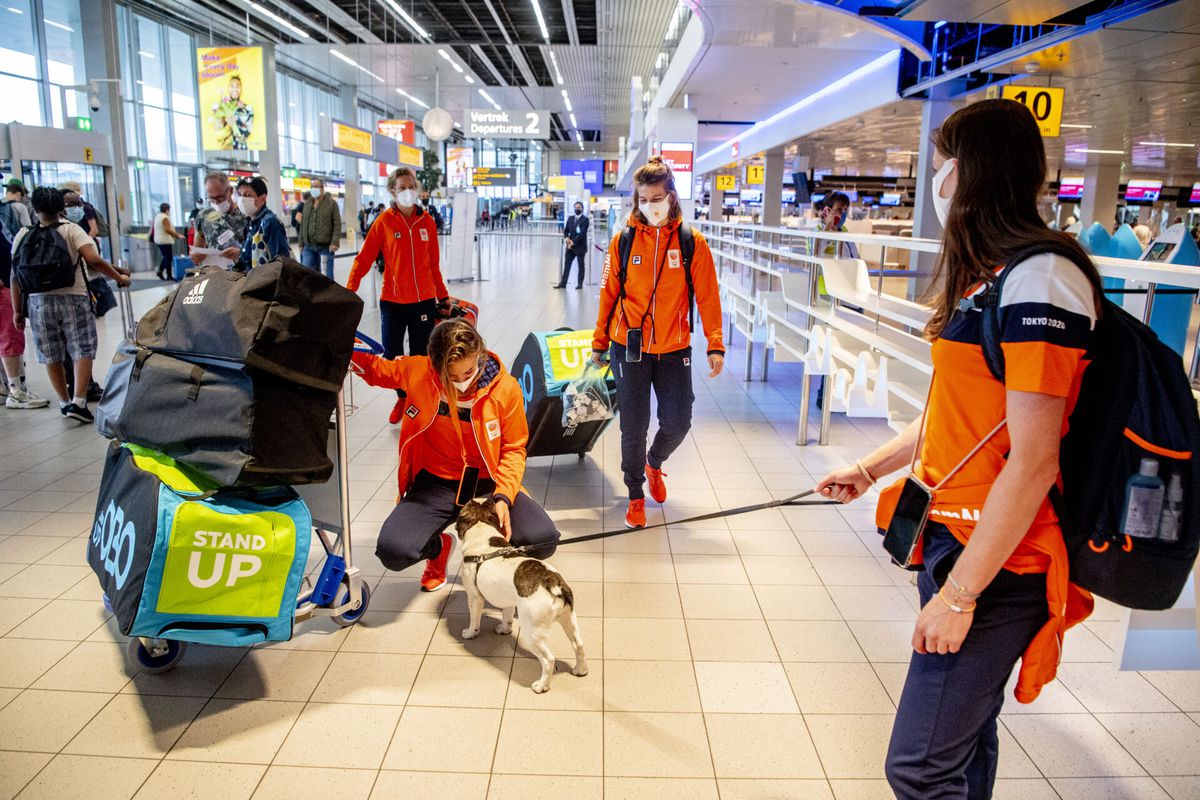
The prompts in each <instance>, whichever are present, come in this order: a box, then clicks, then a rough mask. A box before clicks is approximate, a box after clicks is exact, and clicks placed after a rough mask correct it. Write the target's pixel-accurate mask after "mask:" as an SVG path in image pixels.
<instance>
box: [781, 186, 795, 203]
mask: <svg viewBox="0 0 1200 800" xmlns="http://www.w3.org/2000/svg"><path fill="white" fill-rule="evenodd" d="M783 202H785V203H787V204H788V205H791V204H792V203H794V202H796V190H795V189H789V188H788V187H786V186H785V187H784V189H783Z"/></svg>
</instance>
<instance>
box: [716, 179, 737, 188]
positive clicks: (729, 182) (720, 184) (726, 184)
mask: <svg viewBox="0 0 1200 800" xmlns="http://www.w3.org/2000/svg"><path fill="white" fill-rule="evenodd" d="M736 188H737V178H736V177H735V176H733V175H718V176H717V191H719V192H731V191H733V190H734V189H736Z"/></svg>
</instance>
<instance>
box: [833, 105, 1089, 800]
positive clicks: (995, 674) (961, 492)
mask: <svg viewBox="0 0 1200 800" xmlns="http://www.w3.org/2000/svg"><path fill="white" fill-rule="evenodd" d="M934 143H935V145H936V147H937V152H936V155H935V157H934V159H933V164H934V166H935V167H936V168H937V173H936V174H935V175H934V176H933V185H932V192H933V204H934V207H935V210H936V211H937V214H938V217H939V218H940V219H941V220H942V224H943V226H944V227H945V235H944V237H943V239H942V249H941V253H940V254H939V257H938V271H939V273H940V277H941V278H944V281H942V280H937V279H935V280H934V282H933V285H934V286H938V287H941V288H940V289H939V290H938V293H937V294H935V295H934V296H933V297H932V298H931V299H932V301H933V309H934V313H933V317H932V319H931V321H930V323H929V325H928V327H927V328H926V335H927V336H928V337H929V338H931V339H932V340H933V366H934V377H933V385H932V388H931V391H930V396H929V402H928V404H927V406H926V410H925V416H924V418H923V419H924V425H925V431H924V435H922V431H921V427H922V421H921V420H918V421H917V422H914V423H913V424H912V425H910V426H909V427H908V428H907V429H906V430H905V431H903V432H902V433H901V434H900V435H898V436H897V437H895V438H894V439H892V440H891V441H890V442H888V443H887V444H884V445H883V446H881V447H879V448H878V449H876V450H875V451H874V452H872V453H871V454H870V455H868V456H866V457H865V458H863V459H861V460H860V461H858V462H856V463H855V464H853V465H851V466H847V467H845V468H843V469H840V470H837V471H835V472H832V473H830V474H829V475H827V476H826V477H825V478H824V479H822V480H821V482H820V483H819V484H818V485H817V488H818V490H819V491H820V492H821V493H822V494H824V495H825V496H826V497H832V498H834V499H837V500H841V501H843V502H849V501H851V500H854V499H856V498H858V497H860V496H862V495H863V494H864V493H865V492H866V491H867V490H868V488H869V487H870V486H871V484H873V483H874V482H875V479H876V478H879V477H882V476H884V475H886V474H887V473H889V472H892V471H894V470H897V469H901V468H907V467H908V466H909V465H910V464H912V463H914V462H915V463H917V465H918V466H917V467H916V470H915V478H916V479H918V480H920V481H921V482H923V483H924V484H925V485H926V486H929V487H933V492H932V501H931V503H930V505H929V506H928V512H929V514H928V520H929V521H928V522H927V523H926V524H925V527H924V531H923V534H922V536H921V539H920V542H919V550H918V556H919V557H918V558H917V559H914V560H915V561H920V562H922V571H921V572H920V573H919V574H918V575H917V586H918V588H919V589H920V595H921V603H922V608H921V612H920V614H919V615H918V617H917V622H916V626H915V629H914V631H913V636H912V647H913V651H914V652H913V655H912V658H911V661H910V665H909V670H908V678H907V680H906V681H905V684H904V692H903V694H902V695H901V698H900V702H899V705H898V707H897V709H896V721H895V724H894V726H893V729H892V741H891V746H890V747H889V749H888V756H887V763H886V766H885V772H886V775H887V778H888V781H889V782H890V783H891V786H892V790H893V791H894V792H895V794H896V796H897V797H899V798H914V799H915V798H929V797H946V798H950V797H956V798H965V797H979V798H987V797H991V794H992V782H993V780H994V779H995V777H996V761H997V748H998V744H999V740H998V738H997V726H996V718H997V716H998V715H999V713H1000V707H1001V705H1002V704H1003V702H1004V686H1005V683H1006V682H1007V681H1008V678H1009V675H1010V674H1011V673H1012V670H1013V666H1014V665H1015V664H1016V663H1017V660H1018V659H1020V660H1021V669H1020V673H1019V675H1018V678H1017V685H1016V690H1015V695H1016V699H1017V700H1018V701H1020V702H1022V703H1028V702H1031V701H1032V700H1033V699H1034V698H1035V697H1037V694H1038V692H1039V690H1040V689H1041V687H1042V686H1043V685H1045V684H1046V683H1048V682H1050V681H1051V680H1053V679H1054V674H1055V669H1056V668H1057V666H1058V661H1059V659H1060V657H1061V655H1062V650H1061V648H1062V639H1063V633H1064V631H1065V630H1066V629H1067V628H1068V627H1070V626H1071V625H1073V624H1075V623H1077V622H1079V621H1080V620H1082V619H1083V618H1084V617H1086V616H1087V614H1088V613H1090V611H1091V596H1090V595H1088V594H1087V593H1086V592H1084V591H1083V590H1082V589H1079V588H1077V587H1075V586H1073V585H1071V584H1070V583H1069V581H1068V572H1069V570H1068V564H1067V552H1066V545H1065V544H1064V543H1063V536H1062V530H1061V528H1060V527H1059V523H1058V517H1057V516H1056V515H1055V513H1054V510H1053V508H1052V507H1051V504H1050V501H1049V499H1048V494H1049V492H1050V489H1051V488H1052V487H1053V486H1054V485H1055V483H1056V481H1057V479H1058V463H1059V461H1058V459H1059V442H1060V437H1061V436H1062V435H1063V434H1064V433H1065V432H1066V429H1067V417H1068V416H1069V414H1070V413H1071V409H1072V408H1073V407H1074V405H1075V400H1076V398H1077V396H1078V391H1079V381H1080V378H1081V375H1082V373H1083V370H1084V368H1085V367H1086V365H1087V358H1086V351H1087V347H1088V342H1089V340H1090V337H1091V332H1092V329H1093V327H1094V325H1095V321H1096V317H1097V310H1098V297H1099V291H1100V276H1099V274H1098V273H1097V271H1096V269H1095V268H1094V267H1092V266H1091V264H1090V262H1088V261H1087V259H1086V257H1085V256H1084V255H1083V251H1082V250H1079V251H1078V255H1079V261H1080V262H1081V263H1083V264H1086V265H1087V267H1088V268H1084V267H1081V266H1079V265H1077V264H1076V263H1075V261H1074V260H1073V259H1066V258H1063V257H1061V256H1058V255H1052V254H1050V253H1048V252H1043V253H1037V248H1038V246H1039V245H1053V244H1058V245H1059V246H1066V247H1069V248H1072V249H1078V247H1079V245H1078V244H1076V242H1075V240H1074V239H1073V238H1071V237H1069V236H1066V235H1064V234H1060V233H1055V232H1053V231H1051V230H1049V229H1048V228H1047V227H1046V225H1045V223H1044V222H1043V221H1042V218H1041V216H1040V215H1039V214H1038V206H1037V201H1038V195H1039V193H1040V192H1041V191H1042V187H1043V185H1044V181H1045V178H1046V158H1045V152H1044V150H1043V145H1042V137H1041V133H1040V132H1039V130H1038V126H1037V124H1036V122H1035V121H1034V119H1033V117H1032V115H1030V113H1029V112H1028V111H1027V110H1026V109H1025V107H1024V106H1022V105H1020V104H1018V103H1015V102H1013V101H1011V100H983V101H980V102H978V103H975V104H973V105H969V106H967V107H966V108H963V109H961V110H959V111H957V112H955V113H954V114H952V115H951V116H950V117H949V118H948V119H947V120H946V122H945V124H943V125H942V127H941V129H940V130H939V131H938V132H937V133H936V134H935V136H934ZM1031 250H1032V252H1033V254H1032V255H1028V256H1027V257H1024V258H1022V260H1021V261H1019V262H1017V263H1015V264H1013V265H1012V266H1009V267H1006V269H1011V270H1013V273H1012V274H1011V275H1010V276H1009V277H1008V278H1006V282H1005V286H1004V293H1003V296H1002V297H1001V299H1000V306H999V317H1000V323H1001V345H1002V347H1003V350H1004V352H1005V355H1006V359H1005V360H1006V362H1007V368H1006V370H1005V376H1004V380H1003V381H1001V380H998V379H997V378H995V377H993V376H992V374H991V372H990V371H989V369H988V367H987V363H986V361H985V359H984V355H983V348H982V346H981V330H982V329H981V323H980V319H981V317H982V314H981V313H980V311H979V308H978V306H977V304H976V303H975V302H974V301H973V298H980V297H982V294H981V293H982V292H983V291H984V290H986V288H987V286H988V285H990V284H991V283H992V282H993V281H994V280H995V278H996V273H997V271H998V270H999V269H1001V268H1005V267H1003V265H1004V264H1006V263H1008V261H1009V260H1010V259H1012V258H1013V257H1014V256H1016V255H1017V254H1018V253H1021V252H1026V253H1029V252H1030V251H1031ZM964 298H966V299H967V300H968V302H966V303H963V302H962V301H963V300H964ZM908 480H912V479H908ZM904 483H905V481H901V482H899V483H897V484H896V485H894V486H893V487H891V488H889V489H887V490H885V491H884V492H883V493H882V495H881V497H880V502H879V510H878V512H877V515H876V517H877V523H878V524H879V527H880V528H881V529H886V528H888V526H889V524H890V522H891V520H892V517H893V516H895V515H899V517H900V518H902V519H905V520H913V522H912V524H913V525H916V524H919V518H920V512H921V511H922V510H923V509H924V508H926V506H925V504H924V502H920V503H917V504H915V505H916V508H915V509H909V508H904V509H902V510H897V505H898V504H897V500H898V496H899V493H900V490H901V486H902V485H903V484H904ZM916 488H917V487H916V485H915V484H914V485H913V486H911V487H910V490H911V489H916ZM923 492H924V490H919V491H918V492H912V493H911V494H910V495H909V496H910V497H911V496H917V497H919V496H920V495H921V494H922V493H923ZM909 505H910V503H907V502H906V503H905V506H909ZM914 510H915V511H916V513H915V514H914V513H913V512H914Z"/></svg>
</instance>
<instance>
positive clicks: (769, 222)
mask: <svg viewBox="0 0 1200 800" xmlns="http://www.w3.org/2000/svg"><path fill="white" fill-rule="evenodd" d="M763 166H764V169H763V213H762V224H763V225H766V226H768V227H772V228H778V227H779V225H780V222H781V220H782V219H783V148H782V147H777V148H775V149H774V150H768V151H767V152H766V154H765V157H764V159H763Z"/></svg>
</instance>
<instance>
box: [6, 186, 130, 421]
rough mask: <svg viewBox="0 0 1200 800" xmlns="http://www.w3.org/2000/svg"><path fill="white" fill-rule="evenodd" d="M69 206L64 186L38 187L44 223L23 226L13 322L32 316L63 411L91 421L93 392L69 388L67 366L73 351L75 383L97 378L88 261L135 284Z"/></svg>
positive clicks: (19, 324)
mask: <svg viewBox="0 0 1200 800" xmlns="http://www.w3.org/2000/svg"><path fill="white" fill-rule="evenodd" d="M64 209H65V205H64V203H63V193H62V192H60V191H59V190H58V189H53V188H50V187H48V186H43V187H41V188H38V189H36V190H34V192H33V210H34V211H35V212H37V215H38V218H39V219H38V223H39V224H38V225H37V226H34V227H30V228H25V229H24V230H22V231H21V232H20V233H19V234H17V238H16V241H15V242H14V244H13V255H12V267H13V281H12V289H13V293H12V304H13V309H14V310H13V325H15V326H16V328H17V330H24V328H25V320H26V318H28V319H29V322H30V323H31V324H32V326H33V344H34V347H35V348H36V350H37V359H38V362H39V363H41V364H45V365H46V373H47V374H48V375H49V377H50V385H51V386H53V387H54V391H55V393H56V394H58V397H59V408H60V410H61V412H62V415H63V416H64V417H69V418H71V419H73V420H76V421H78V422H85V423H86V422H92V421H93V417H92V412H91V411H89V410H88V407H87V404H88V400H87V397H86V396H83V397H81V396H79V393H78V392H75V393H74V396H72V394H70V393H68V390H67V376H66V371H65V369H64V367H63V362H64V361H66V360H67V358H68V356H69V357H70V359H71V360H72V362H73V364H74V373H75V374H74V385H75V386H76V387H87V386H88V384H89V383H90V382H91V378H92V361H93V360H94V359H95V358H96V318H95V316H93V314H92V305H91V300H89V299H88V290H87V281H86V279H85V278H84V269H83V267H84V264H86V265H87V266H89V267H91V268H92V269H94V270H96V271H98V272H102V273H104V274H105V275H108V276H109V277H111V278H113V279H114V280H116V282H117V284H118V285H119V286H128V285H129V273H128V271H127V270H121V269H118V268H116V267H114V266H112V265H111V264H109V263H108V262H107V261H105V260H104V259H103V258H101V257H100V252H99V250H98V249H97V248H96V243H95V242H94V241H93V240H92V238H91V237H90V236H88V235H87V232H85V231H84V230H83V228H81V227H79V226H78V225H76V224H75V223H74V222H64V221H62V215H63V211H64ZM26 309H28V313H26ZM85 395H86V392H85Z"/></svg>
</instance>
